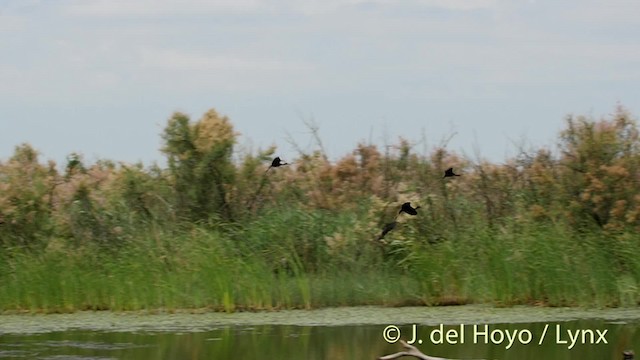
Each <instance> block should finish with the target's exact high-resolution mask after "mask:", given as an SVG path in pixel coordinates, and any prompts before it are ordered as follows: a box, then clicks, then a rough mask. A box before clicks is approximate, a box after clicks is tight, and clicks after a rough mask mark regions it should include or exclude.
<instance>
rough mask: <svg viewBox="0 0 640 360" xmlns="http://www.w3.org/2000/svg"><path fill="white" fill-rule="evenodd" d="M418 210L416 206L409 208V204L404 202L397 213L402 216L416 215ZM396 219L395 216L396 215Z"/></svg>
mask: <svg viewBox="0 0 640 360" xmlns="http://www.w3.org/2000/svg"><path fill="white" fill-rule="evenodd" d="M418 209H420V206H416V207H415V208H414V207H412V206H411V203H410V202H406V203H404V204H402V207H401V208H400V211H398V215H400V214H402V213H403V212H405V213H407V214H409V215H418V211H417V210H418ZM396 217H397V215H396Z"/></svg>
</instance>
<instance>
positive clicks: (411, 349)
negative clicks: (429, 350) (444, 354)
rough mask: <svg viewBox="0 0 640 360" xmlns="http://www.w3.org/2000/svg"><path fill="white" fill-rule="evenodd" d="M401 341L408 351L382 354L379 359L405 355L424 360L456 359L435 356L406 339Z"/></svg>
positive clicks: (383, 359)
mask: <svg viewBox="0 0 640 360" xmlns="http://www.w3.org/2000/svg"><path fill="white" fill-rule="evenodd" d="M400 343H401V344H402V346H403V347H404V348H405V349H407V351H400V352H397V353H395V354H391V355H385V356H381V357H379V358H378V359H379V360H391V359H397V358H399V357H403V356H413V357H416V358H418V359H422V360H454V359H447V358H441V357H433V356H429V355H426V354H423V353H422V351H420V350H418V348H417V347H415V346H413V345H409V344H407V342H406V341H404V340H400Z"/></svg>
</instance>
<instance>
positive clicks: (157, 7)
mask: <svg viewBox="0 0 640 360" xmlns="http://www.w3.org/2000/svg"><path fill="white" fill-rule="evenodd" d="M263 4H264V3H263V2H262V1H260V0H223V1H205V0H135V1H132V0H74V1H72V2H71V3H70V4H68V5H66V7H65V11H66V12H67V13H68V14H71V15H80V16H104V17H113V16H115V17H119V16H136V17H139V16H142V17H154V16H166V15H169V16H175V15H198V14H211V13H245V12H251V11H256V10H259V9H261V8H263Z"/></svg>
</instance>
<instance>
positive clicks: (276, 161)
mask: <svg viewBox="0 0 640 360" xmlns="http://www.w3.org/2000/svg"><path fill="white" fill-rule="evenodd" d="M282 165H289V163H286V162H282V160H281V159H280V157H279V156H276V158H275V159H273V161H272V162H271V166H269V168H268V169H267V171H269V170H271V168H272V167H280V166H282ZM267 171H265V173H266V172H267Z"/></svg>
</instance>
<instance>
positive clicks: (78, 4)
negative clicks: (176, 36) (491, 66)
mask: <svg viewBox="0 0 640 360" xmlns="http://www.w3.org/2000/svg"><path fill="white" fill-rule="evenodd" d="M396 4H397V1H395V0H307V1H298V0H218V1H205V0H135V1H132V0H73V1H72V2H71V3H69V4H67V5H66V7H65V11H66V12H67V13H68V14H71V15H81V16H104V17H121V16H136V17H156V16H175V15H178V16H180V15H199V14H230V13H232V14H243V13H252V12H254V13H255V12H272V11H276V10H279V11H283V12H292V13H300V14H304V15H317V14H326V13H332V12H336V11H339V10H341V9H344V8H348V7H353V6H359V5H388V6H394V5H396ZM407 4H409V5H414V6H421V7H433V8H440V9H447V10H456V11H467V10H476V9H484V8H490V7H494V6H496V5H497V4H498V1H497V0H413V1H409V2H408V3H407Z"/></svg>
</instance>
